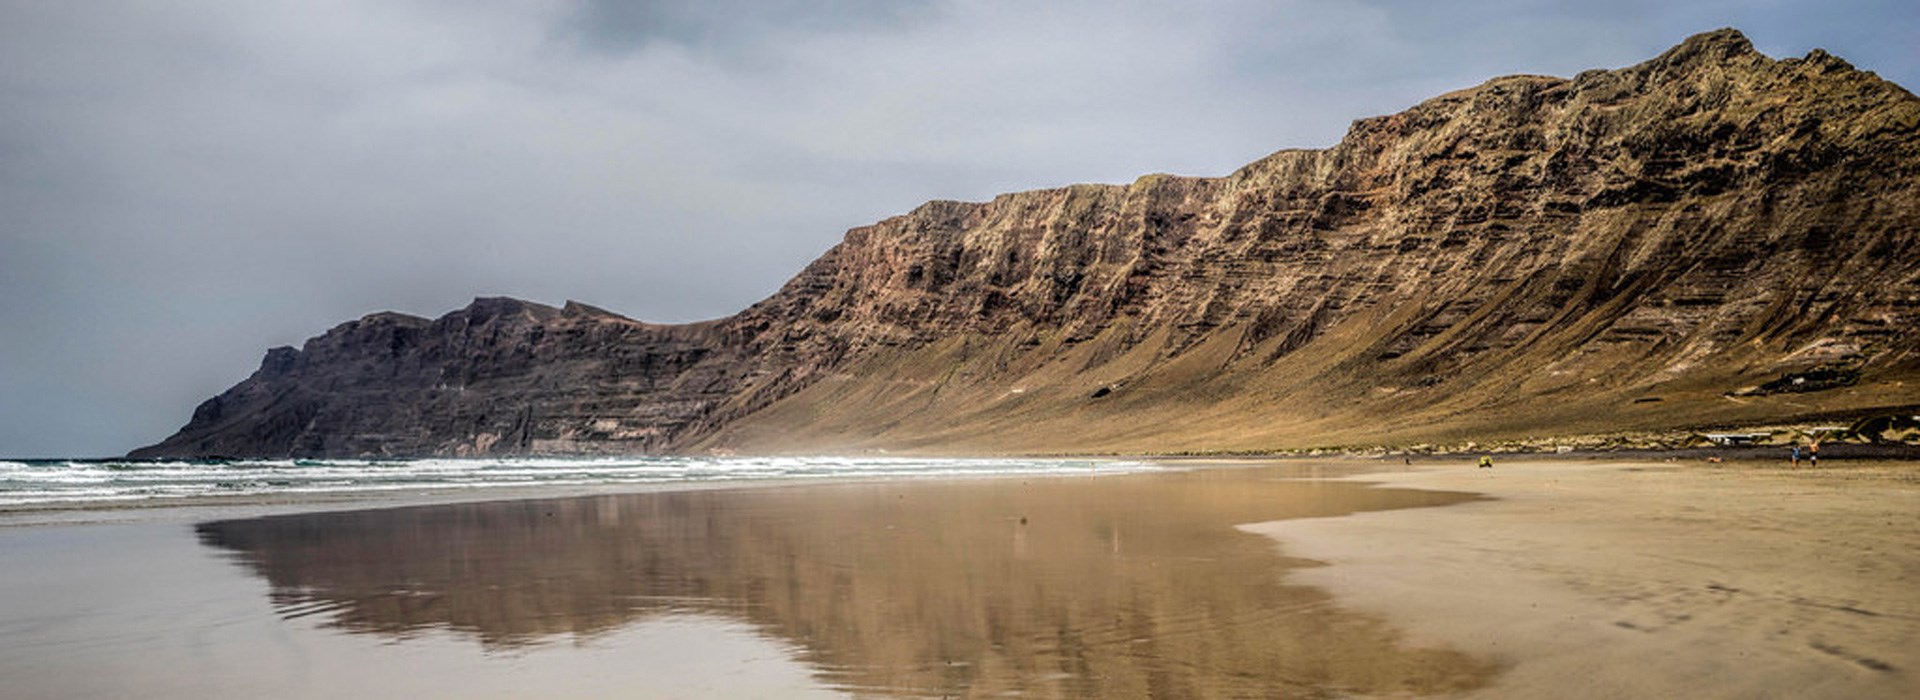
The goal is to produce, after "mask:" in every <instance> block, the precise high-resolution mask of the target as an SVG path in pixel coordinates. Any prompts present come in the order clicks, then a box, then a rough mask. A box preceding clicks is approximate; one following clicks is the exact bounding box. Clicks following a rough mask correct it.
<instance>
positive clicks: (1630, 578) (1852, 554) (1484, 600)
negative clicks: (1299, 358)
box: [1245, 459, 1920, 698]
mask: <svg viewBox="0 0 1920 700" xmlns="http://www.w3.org/2000/svg"><path fill="white" fill-rule="evenodd" d="M1358 478H1360V479H1362V480H1365V481H1368V482H1379V483H1384V484H1388V485H1392V486H1400V487H1413V488H1422V489H1445V490H1462V491H1473V492H1478V493H1484V494H1487V495H1490V496H1493V497H1494V498H1495V499H1497V500H1490V501H1482V502H1476V503H1467V504H1462V505H1458V506H1452V507H1448V508H1437V509H1435V508H1430V509H1418V510H1401V511H1392V512H1378V513H1362V514H1357V515H1353V516H1348V517H1342V518H1325V519H1304V520H1289V521H1283V522H1274V523H1265V524H1260V525H1253V526H1249V527H1247V528H1245V529H1247V530H1249V531H1252V532H1259V533H1262V534H1265V535H1268V536H1271V537H1274V538H1276V539H1277V540H1278V541H1279V543H1280V547H1281V549H1282V550H1283V551H1285V552H1287V553H1288V554H1289V555H1293V556H1302V557H1308V558H1311V559H1315V560H1319V561H1322V562H1325V563H1327V564H1328V565H1327V566H1324V567H1319V568H1309V569H1298V570H1295V572H1294V573H1293V574H1292V575H1291V577H1290V579H1289V580H1290V581H1293V582H1297V583H1303V584H1311V585H1314V586H1320V587H1324V588H1326V589H1328V590H1330V591H1332V592H1333V593H1334V594H1335V596H1336V599H1337V600H1339V601H1340V602H1341V604H1343V605H1346V606H1349V607H1351V608H1353V609H1356V610H1360V611H1368V612H1374V613H1379V614H1383V615H1385V616H1386V619H1388V620H1390V621H1392V622H1393V623H1394V624H1396V625H1399V626H1401V627H1402V628H1404V629H1406V630H1408V632H1409V633H1410V641H1411V642H1413V643H1416V644H1427V645H1444V646H1445V647H1448V648H1453V649H1459V650H1462V651H1465V652H1468V653H1470V654H1472V655H1474V656H1476V657H1477V658H1483V659H1489V660H1493V661H1496V662H1498V663H1500V664H1501V665H1502V666H1503V667H1504V669H1505V670H1504V672H1503V673H1502V674H1501V675H1500V676H1499V677H1498V678H1497V679H1496V680H1495V681H1494V682H1493V683H1492V684H1490V685H1488V686H1486V687H1484V688H1480V689H1476V690H1473V691H1469V692H1465V693H1462V694H1461V697H1473V698H1541V697H1554V698H1629V697H1632V698H1641V697H1689V698H1760V697H1781V698H1787V697H1792V698H1812V697H1821V698H1914V697H1920V464H1914V463H1877V464H1861V463H1848V462H1829V463H1828V464H1825V465H1823V466H1822V468H1821V469H1820V470H1818V471H1814V470H1807V469H1801V470H1798V471H1794V470H1788V469H1786V468H1785V465H1784V463H1783V464H1781V465H1779V466H1778V467H1774V466H1761V465H1754V464H1742V465H1737V466H1736V465H1709V464H1704V463H1700V462H1692V463H1670V462H1658V461H1649V462H1642V463H1631V462H1627V463H1617V462H1616V463H1596V462H1584V463H1583V462H1572V461H1550V462H1533V463H1522V462H1513V463H1509V462H1505V461H1503V462H1501V463H1500V464H1499V465H1498V466H1496V467H1495V468H1493V469H1476V468H1474V467H1473V466H1472V464H1471V462H1470V460H1469V459H1463V460H1461V462H1460V463H1458V464H1439V465H1422V466H1417V467H1414V468H1412V470H1411V471H1406V472H1398V473H1393V474H1385V475H1369V476H1364V477H1358Z"/></svg>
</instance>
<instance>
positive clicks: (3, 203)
mask: <svg viewBox="0 0 1920 700" xmlns="http://www.w3.org/2000/svg"><path fill="white" fill-rule="evenodd" d="M324 5H325V6H324V7H322V6H320V4H315V3H293V2H277V1H266V0H228V1H224V2H222V1H207V2H194V3H148V2H133V1H131V0H127V1H113V0H95V1H90V2H80V3H60V2H33V1H27V0H0V454H15V455H18V454H107V453H116V452H120V451H124V450H125V449H127V448H130V447H133V446H135V445H138V444H141V443H143V442H149V441H153V440H156V439H158V438H160V437H163V436H164V435H165V434H167V433H169V432H171V431H172V430H173V429H175V428H177V427H178V426H179V425H180V424H181V423H182V422H184V420H185V419H186V418H187V416H188V413H189V411H190V410H191V407H192V406H193V405H194V403H196V402H197V401H199V400H201V399H203V398H205V397H207V396H210V395H212V394H214V393H217V392H218V391H219V390H221V389H223V388H224V387H226V386H227V385H229V384H231V383H233V382H234V381H237V380H239V379H241V378H243V377H244V376H245V375H246V374H247V373H248V372H250V371H251V370H252V369H253V367H254V366H255V365H256V364H257V362H258V361H259V358H260V356H261V353H262V352H263V351H264V350H265V348H267V347H268V346H271V345H278V344H297V343H299V342H301V341H302V340H303V339H304V338H306V337H308V336H311V335H314V334H316V333H319V332H321V331H323V330H325V329H326V328H327V327H328V326H330V325H332V324H334V323H337V322H340V321H343V320H347V319H351V318H355V317H358V316H360V315H363V314H366V313H369V312H373V311H378V310H384V309H394V310H400V311H405V312H410V313H416V314H421V315H428V316H432V315H438V314H440V313H444V312H445V311H447V310H449V309H452V308H455V307H458V306H460V305H462V304H464V303H465V302H466V301H467V300H468V299H470V298H471V297H473V296H476V295H487V294H509V295H514V296H521V297H525V298H531V299H535V300H539V301H545V302H549V303H557V302H559V301H562V300H564V299H568V298H573V299H579V300H582V301H587V302H590V303H594V304H597V305H600V306H604V307H607V308H610V309H613V310H616V311H620V312H622V313H627V314H630V315H633V316H637V317H641V318H646V319H649V320H659V321H683V320H691V319H696V318H706V317H714V316H720V315H725V314H727V313H731V312H733V311H736V310H738V309H740V308H742V307H744V306H745V305H747V304H749V303H751V302H753V301H754V300H756V299H758V298H760V297H762V296H764V295H766V294H768V293H770V292H771V291H773V290H774V289H776V288H778V286H779V285H780V284H781V283H782V282H784V281H785V280H786V278H787V277H788V276H790V275H791V274H792V273H793V272H794V271H796V270H798V269H799V268H800V267H801V266H802V265H804V264H805V263H806V261H807V260H809V259H811V258H813V257H814V256H816V255H818V254H819V253H820V252H821V251H823V250H825V249H826V248H827V247H828V246H830V245H832V244H833V243H834V242H835V241H837V240H838V239H839V237H840V235H841V232H842V231H844V230H845V229H846V228H848V227H851V226H857V225H861V224H865V223H869V222H872V221H874V220H877V219H880V218H883V217H885V216H889V215H892V214H896V213H900V212H903V211H906V210H908V209H911V208H912V207H914V206H915V205H917V204H919V203H920V202H922V201H924V200H927V199H934V198H953V199H981V198H986V197H990V196H992V195H993V194H995V193H998V192H1002V191H1009V190H1018V189H1029V188H1034V187H1044V186H1053V185H1060V184H1066V183H1071V182H1083V181H1098V182H1126V181H1130V180H1132V179H1133V178H1135V177H1136V176H1138V175H1140V174H1143V173H1147V172H1179V173H1186V174H1196V175H1208V174H1221V173H1225V172H1229V171H1231V170H1232V169H1234V168H1236V167H1238V166H1239V165H1241V164H1244V163H1246V162H1247V161H1250V160H1253V159H1255V158H1258V157H1260V156H1262V155H1265V154H1266V153H1268V152H1271V151H1273V150H1276V149H1279V148H1283V147H1320V146H1326V145H1329V144H1331V143H1333V142H1334V141H1335V140H1337V139H1338V138H1339V136H1340V134H1341V133H1342V132H1343V131H1344V130H1345V129H1346V126H1347V124H1348V123H1349V122H1351V121H1352V120H1353V119H1355V118H1357V117H1362V116H1368V115H1372V114H1380V113H1386V112H1392V111H1395V110H1398V109H1402V108H1404V107H1406V106H1408V105H1410V104H1412V103H1414V102H1416V101H1418V100H1419V99H1422V98H1425V97H1429V96H1432V95H1434V94H1437V93H1439V92H1443V91H1446V90H1452V89H1456V88H1460V87H1465V86H1468V85H1472V84H1475V83H1478V82H1481V81H1483V80H1485V79H1487V78H1489V77H1492V76H1494V75H1498V74H1505V73H1515V72H1532V73H1551V74H1561V75H1567V74H1571V73H1573V72H1576V71H1578V70H1581V69H1584V68H1589V67H1595V66H1603V67H1607V66H1621V65H1626V64H1628V63H1632V62H1636V61H1639V60H1642V59H1645V58H1647V57H1650V56H1652V55H1653V54H1654V53H1656V52H1658V51H1660V50H1662V49H1664V48H1666V47H1667V46H1669V45H1671V44H1673V43H1674V42H1677V41H1679V40H1680V39H1682V38H1684V37H1685V36H1687V35H1688V34H1691V33H1694V32H1698V31H1704V30H1708V29H1713V28H1716V27H1719V26H1726V25H1733V26H1739V27H1742V28H1744V29H1746V30H1747V31H1748V33H1749V35H1750V36H1752V38H1753V39H1754V41H1755V43H1756V44H1757V45H1758V46H1759V47H1760V48H1761V49H1762V50H1765V51H1768V52H1770V53H1772V54H1774V55H1776V56H1782V55H1799V54H1802V53H1805V52H1806V51H1807V50H1809V49H1812V48H1814V47H1816V46H1823V47H1826V48H1828V49H1830V50H1832V51H1834V52H1835V53H1837V54H1839V55H1842V56H1844V57H1846V58H1848V59H1849V60H1851V61H1853V62H1855V63H1856V64H1858V65H1860V66H1862V67H1865V68H1869V69H1873V70H1878V71H1880V72H1881V73H1882V74H1883V75H1886V76H1887V77H1889V78H1892V79H1894V80H1896V81H1899V82H1902V83H1903V84H1906V85H1908V86H1913V85H1914V84H1915V78H1916V77H1920V76H1916V73H1915V71H1916V66H1920V61H1916V60H1915V59H1916V58H1920V57H1917V56H1915V54H1914V50H1915V49H1914V46H1915V43H1914V42H1912V41H1911V38H1912V37H1914V36H1916V35H1920V26H1916V22H1915V17H1914V14H1915V13H1914V12H1912V11H1911V10H1908V9H1906V8H1905V7H1903V6H1901V5H1898V4H1895V3H1881V2H1852V3H1848V2H1840V3H1833V2H1827V3H1811V2H1803V3H1793V2H1697V3H1654V2H1615V3H1571V2H1522V1H1520V0H1481V1H1480V2H1461V3H1428V2H1394V1H1388V0H1315V1H1307V0H1293V1H1288V0H1280V1H1273V0H1260V1H1254V0H1244V1H1242V0H1222V1H1212V2H1199V3H1153V2H1129V1H1111V2H1091V1H1083V0H1067V1H1061V2H1046V3H1033V2H1012V1H998V0H995V1H988V0H979V1H960V0H955V1H952V2H941V3H932V2H884V1H881V0H842V1H840V2H828V3H824V4H823V3H802V2H798V1H797V0H768V1H761V2H751V1H748V0H729V1H726V2H706V3H702V2H680V3H614V2H575V3H556V2H521V1H519V0H463V1H460V2H454V1H452V0H343V1H341V2H330V3H325V4H324Z"/></svg>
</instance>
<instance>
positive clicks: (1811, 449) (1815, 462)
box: [1807, 440, 1820, 467]
mask: <svg viewBox="0 0 1920 700" xmlns="http://www.w3.org/2000/svg"><path fill="white" fill-rule="evenodd" d="M1807 466H1809V467H1817V466H1820V441H1819V440H1814V441H1813V442H1809V443H1807Z"/></svg>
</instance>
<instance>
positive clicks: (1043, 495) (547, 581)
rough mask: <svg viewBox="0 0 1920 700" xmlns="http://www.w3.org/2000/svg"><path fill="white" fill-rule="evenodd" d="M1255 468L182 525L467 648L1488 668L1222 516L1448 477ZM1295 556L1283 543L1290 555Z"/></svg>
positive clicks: (1227, 681)
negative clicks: (628, 628) (669, 634)
mask: <svg viewBox="0 0 1920 700" xmlns="http://www.w3.org/2000/svg"><path fill="white" fill-rule="evenodd" d="M1274 474H1275V473H1274V472H1271V471H1266V470H1221V471H1201V472H1191V473H1180V474H1157V475H1141V476H1129V477H1109V478H1098V479H1058V480H1032V481H1026V482H1014V481H975V482H944V483H898V482H895V483H878V484H852V485H833V486H818V487H802V488H780V489H761V490H744V491H698V492H687V493H662V494H637V495H625V496H602V497H589V498H575V499H562V500H547V501H521V502H506V503H482V504H469V505H451V506H432V507H420V508H405V509H394V510H377V511H362V512H349V513H324V514H313V515H299V516H285V517H275V518H263V519H256V520H239V521H226V522H216V523H208V524H205V525H202V526H200V528H199V529H200V534H201V538H202V540H203V541H204V542H206V543H208V544H210V545H214V546H218V547H223V548H227V549H231V550H234V551H235V552H237V555H238V557H239V558H240V559H241V560H242V561H244V562H245V563H246V564H247V565H249V566H250V567H252V568H253V569H254V570H255V571H257V572H258V573H259V574H260V575H262V576H264V577H265V578H267V580H268V581H269V582H270V583H271V585H272V590H273V596H274V599H275V604H276V605H277V606H278V607H279V608H280V610H281V611H282V613H283V614H284V615H287V616H298V615H309V614H322V615H326V616H328V620H329V622H330V624H331V625H332V626H334V627H337V628H339V629H344V630H347V631H350V632H366V633H378V634H389V635H396V636H403V637H404V636H407V635H409V634H410V633H411V632H413V631H416V630H420V629H423V628H448V629H452V630H456V631H461V632H466V633H470V634H472V635H473V636H475V637H477V638H478V639H479V640H480V641H481V642H482V643H483V644H485V645H488V646H490V647H501V646H512V645H518V644H525V643H533V642H538V641H541V640H543V639H544V638H546V637H548V636H551V635H557V634H563V633H572V634H576V635H592V634H595V633H598V632H603V631H608V630H611V629H613V628H615V627H618V626H620V625H622V624H625V623H628V622H630V621H633V620H635V619H637V618H641V617H644V616H647V615H651V614H658V613H661V612H668V611H685V610H690V611H700V612H713V613H720V614H727V615H733V616H737V617H740V618H744V619H746V620H749V621H750V622H752V623H753V624H755V625H757V626H759V627H760V628H761V629H763V630H765V631H766V632H767V633H769V634H772V635H777V636H778V637H781V638H785V639H788V640H791V641H793V642H796V643H798V644H799V645H800V646H801V647H802V648H804V649H805V652H804V656H805V660H806V661H807V662H809V663H811V664H813V665H814V666H815V667H816V668H817V669H819V671H820V673H821V677H822V679H823V680H824V681H826V682H829V683H831V684H834V685H836V686H840V687H844V688H850V689H856V690H860V691H863V692H876V693H882V694H896V695H919V694H964V695H973V696H988V695H994V694H999V693H1003V692H1010V691H1017V692H1020V693H1022V694H1026V695H1039V696H1059V697H1215V696H1221V697H1224V696H1233V697H1245V696H1260V697H1266V696H1315V695H1320V694H1323V693H1325V692H1363V693H1377V692H1407V691H1411V692H1422V691H1441V690H1448V689H1458V688H1462V687H1468V686H1473V685H1477V684H1479V683H1480V682H1482V681H1484V680H1485V679H1486V677H1487V676H1489V675H1490V674H1491V669H1490V667H1489V666H1488V665H1486V664H1484V663H1480V662H1477V661H1475V660H1472V659H1469V658H1466V657H1464V656H1462V655H1460V654H1458V653H1455V652H1451V651H1446V650H1435V649H1411V648H1406V647H1404V646H1402V645H1401V644H1399V643H1398V641H1397V639H1396V635H1395V633H1394V632H1393V630H1392V629H1390V628H1388V627H1386V626H1385V625H1384V624H1382V623H1380V622H1378V621H1376V620H1373V619H1371V618H1366V617H1361V616H1357V615H1354V614H1351V613H1347V612H1343V611H1340V610H1337V609H1334V608H1333V607H1332V606H1331V605H1330V604H1329V602H1328V598H1327V596H1326V595H1325V594H1324V593H1323V592H1321V591H1320V590H1318V589H1313V588H1307V587H1301V586H1290V585H1285V584H1283V583H1282V582H1281V576H1282V573H1283V571H1284V567H1285V566H1286V565H1287V563H1288V562H1287V561H1286V560H1284V559H1282V557H1280V555H1279V554H1278V553H1277V551H1276V550H1275V549H1274V546H1273V544H1272V542H1271V541H1270V540H1268V539H1266V538H1263V537H1260V536H1257V535H1251V534H1247V533H1243V532H1240V531H1238V530H1236V529H1234V527H1233V526H1234V525H1236V524H1241V523H1249V522H1258V521H1266V520H1275V519H1280V518H1288V517H1313V516H1327V515H1337V514H1342V513H1348V512H1353V511H1356V510H1377V509H1384V508H1394V507H1408V506H1415V505H1437V504H1442V503H1448V502H1454V501H1458V500H1461V498H1462V497H1459V496H1451V495H1444V494H1434V493H1427V492H1415V491H1398V490H1382V489H1366V488H1360V487H1357V486H1355V485H1352V484H1345V483H1324V482H1302V481H1285V480H1279V479H1276V478H1274ZM1295 563H1296V564H1297V563H1298V562H1295Z"/></svg>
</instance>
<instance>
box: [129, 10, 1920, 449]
mask: <svg viewBox="0 0 1920 700" xmlns="http://www.w3.org/2000/svg"><path fill="white" fill-rule="evenodd" d="M1917 186H1920V100H1916V98H1915V97H1914V96H1913V95H1912V94H1910V93H1908V92H1907V91H1906V90H1903V89H1902V88H1900V87H1899V86H1897V85H1894V84H1892V83H1889V82H1887V81H1884V80H1881V79H1880V78H1878V77H1877V76H1875V75H1873V74H1872V73H1868V72H1864V71H1860V70H1856V69H1854V68H1853V67H1851V66H1849V65H1848V64H1847V63H1846V62H1844V61H1842V60H1840V59H1838V58H1835V57H1833V56H1831V55H1828V54H1826V53H1824V52H1821V51H1815V52H1813V53H1811V54H1809V55H1807V56H1806V57H1803V58H1789V59H1784V60H1775V59H1771V58H1769V57H1767V56H1764V55H1762V54H1760V53H1758V52H1756V51H1755V50H1754V49H1753V48H1752V46H1751V45H1750V44H1749V43H1748V41H1747V40H1746V38H1745V37H1743V36H1741V35H1740V34H1739V33H1738V32H1735V31H1732V30H1721V31H1717V32H1712V33H1708V34H1703V35H1699V36H1695V37H1693V38H1690V39H1688V40H1687V41H1686V42H1684V43H1682V44H1681V45H1679V46H1677V47H1674V48H1673V49H1671V50H1669V51H1667V52H1666V53H1664V54H1662V55H1660V56H1659V57H1657V58H1654V59H1653V60H1650V61H1647V62H1645V63H1642V64H1640V65H1636V66H1632V67H1628V68H1624V69H1619V70H1594V71H1588V72H1585V73H1581V74H1580V75H1578V76H1575V77H1574V78H1572V79H1565V78H1554V77H1543V76H1511V77H1504V78H1497V79H1494V80H1491V81H1488V82H1487V83H1485V84H1483V85H1480V86H1477V87H1473V88H1469V89H1465V90H1461V91H1458V92H1454V93H1449V94H1446V95H1442V96H1440V97H1437V98H1434V99H1431V100H1428V101H1426V102H1423V103H1421V104H1419V105H1417V106H1415V107H1413V108H1411V109H1408V110H1406V111H1404V112H1401V113H1399V114H1394V115H1390V116H1384V117H1375V118H1370V119H1363V120H1360V121H1357V122H1355V123H1354V124H1353V127H1352V128H1351V130H1350V131H1349V133H1348V134H1347V136H1346V138H1345V139H1343V140H1342V141H1341V142H1340V143H1339V144H1338V145H1336V146H1334V147H1332V148H1329V149H1326V150H1289V151H1281V152H1279V153H1275V154H1273V155H1271V156H1268V157H1266V158H1263V159H1261V160H1259V161H1256V162H1254V163H1252V164H1250V165H1247V166H1246V167H1244V168H1242V169H1240V170H1239V171H1237V172H1234V173H1233V174H1231V175H1228V176H1226V177H1219V178H1191V177H1174V176H1166V175H1152V176H1147V177H1143V178H1141V179H1140V180H1138V181H1136V182H1134V183H1132V184H1131V185H1125V186H1111V185H1079V186H1073V187H1067V188H1061V189H1053V190H1039V191H1032V192H1022V193H1017V194H1009V195H1003V196H1001V197H998V198H995V199H994V200H993V201H991V202H985V203H962V202H932V203H929V204H926V205H924V206H922V207H920V208H919V209H916V210H914V211H913V212H911V213H909V214H907V215H904V216H900V217H895V218H892V219H888V220H886V221H882V222H880V223H877V224H874V225H872V226H866V227H862V228H857V229H854V230H852V231H849V232H848V233H847V236H846V239H845V241H844V242H842V243H841V244H840V245H838V246H836V247H834V248H833V249H831V250H829V251H828V252H827V253H826V254H825V255H823V256H822V257H821V258H820V259H818V260H816V261H815V262H814V263H813V264H811V265H809V266H808V267H807V268H806V269H805V270H803V271H802V272H801V273H800V274H799V275H798V276H796V277H795V278H794V279H793V280H792V281H790V282H789V283H788V284H787V285H786V286H785V287H784V288H783V289H781V290H780V291H779V292H778V293H776V294H774V295H773V296H772V297H770V298H768V299H766V300H765V301H762V302H760V303H758V304H756V305H754V306H752V307H751V308H748V309H746V310H745V311H742V312H741V313H739V314H737V315H734V316H732V317H729V318H726V319H721V320H717V321H711V322H706V323H700V324H692V325H681V326H662V325H652V324H646V323H641V322H637V321H633V320H630V319H626V318H623V317H620V316H617V315H614V314H611V313H607V312H604V311H600V310H597V309H593V308H591V307H587V306H583V305H579V304H572V303H570V304H568V305H567V307H566V308H564V309H554V308H551V307H545V306H540V305H537V304H530V303H526V302H518V301H513V300H502V299H482V300H479V301H476V302H475V303H474V305H472V306H470V307H468V308H466V309H463V310H460V311H456V312H454V313H452V314H449V315H447V316H445V317H442V318H440V319H437V320H432V321H429V320H426V319H421V318H415V317H409V316H401V315H396V314H376V315H373V316H369V317H367V318H364V319H361V320H359V321H355V322H351V323H348V324H345V325H342V326H340V327H338V328H335V329H333V330H332V331H329V332H328V333H327V334H325V335H323V336H320V337H318V338H314V339H313V340H310V341H308V342H307V344H306V345H305V346H304V347H303V348H302V349H300V350H293V349H290V348H281V349H276V350H274V351H272V352H270V353H269V354H268V357H267V360H266V361H265V362H264V363H263V364H262V367H261V368H260V370H259V371H258V372H257V373H255V375H254V376H253V377H251V378H249V379H247V380H246V381H244V382H242V383H241V384H239V385H238V386H236V387H234V388H233V389H230V390H229V391H227V392H226V393H224V394H221V395H220V396H218V397H215V398H213V399H211V400H209V401H207V402H206V403H204V404H202V405H201V406H200V407H199V408H198V409H197V410H196V411H195V412H194V416H193V419H192V421H191V422H189V423H188V425H187V426H186V427H185V428H183V429H182V430H181V431H180V432H179V433H178V434H176V435H174V436H173V437H171V438H168V439H167V440H166V441H164V442H162V443H160V444H158V445H155V446H153V447H149V448H145V449H143V450H140V451H136V453H135V454H136V455H138V456H162V455H210V454H219V455H275V456H280V455H299V456H345V455H408V456H413V455H429V454H431V455H479V454H538V453H600V452H649V453H655V452H690V451H691V452H700V451H727V450H749V451H823V450H848V449H889V450H920V451H937V452H1087V451H1100V452H1109V451H1111V452H1130V451H1149V452H1173V451H1214V450H1222V451H1232V450H1265V449H1284V448H1300V447H1312V446H1321V445H1360V444H1409V443H1414V442H1426V441H1442V442H1444V441H1457V440H1465V439H1481V440H1489V439H1500V438H1523V437H1538V436H1552V435H1571V434H1591V433H1604V432H1609V431H1621V430H1643V429H1661V428H1669V427H1674V426H1689V425H1700V426H1706V425H1719V424H1734V423H1742V422H1748V423H1751V422H1779V421H1782V420H1788V419H1792V418H1795V417H1807V416H1845V415H1853V414H1860V413H1869V412H1873V411H1887V410H1896V409H1902V408H1903V407H1911V406H1912V405H1914V404H1920V388H1917V387H1920V384H1916V383H1914V382H1920V335H1917V334H1916V331H1915V328H1916V325H1920V191H1917ZM1796 375H1797V376H1821V377H1845V378H1847V381H1845V382H1826V381H1823V382H1820V383H1817V386H1815V387H1811V388H1809V389H1810V390H1806V391H1794V390H1792V389H1793V388H1794V387H1795V386H1801V387H1804V386H1805V382H1801V383H1800V384H1798V385H1796V384H1794V383H1793V382H1792V377H1794V376H1796ZM1766 387H1772V388H1771V389H1769V388H1766ZM1813 389H1817V390H1813Z"/></svg>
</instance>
